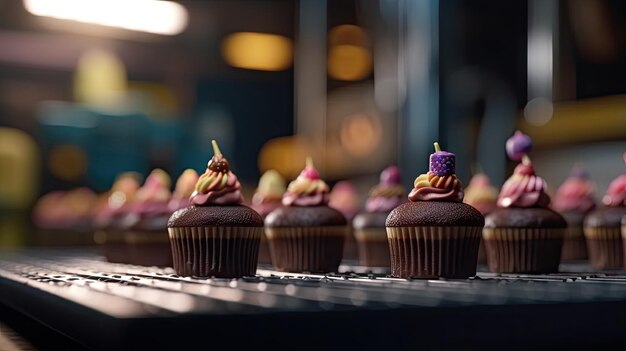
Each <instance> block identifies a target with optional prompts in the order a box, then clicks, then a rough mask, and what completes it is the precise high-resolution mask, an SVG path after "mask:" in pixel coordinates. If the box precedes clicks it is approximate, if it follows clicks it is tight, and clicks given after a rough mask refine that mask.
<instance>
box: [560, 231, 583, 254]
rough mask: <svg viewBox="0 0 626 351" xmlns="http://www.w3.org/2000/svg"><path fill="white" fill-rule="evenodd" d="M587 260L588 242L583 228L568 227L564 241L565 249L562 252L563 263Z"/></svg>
mask: <svg viewBox="0 0 626 351" xmlns="http://www.w3.org/2000/svg"><path fill="white" fill-rule="evenodd" d="M586 259H587V242H586V240H585V234H584V233H583V227H582V226H577V227H567V232H566V233H565V238H564V239H563V249H562V251H561V262H564V261H577V260H586Z"/></svg>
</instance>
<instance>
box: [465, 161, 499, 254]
mask: <svg viewBox="0 0 626 351" xmlns="http://www.w3.org/2000/svg"><path fill="white" fill-rule="evenodd" d="M497 201H498V189H496V188H495V187H494V186H493V185H491V180H490V179H489V176H487V175H486V174H484V173H477V174H475V175H474V176H473V177H472V179H470V182H469V185H468V186H467V187H466V188H465V197H464V199H463V202H465V203H466V204H468V205H471V206H473V207H474V208H475V209H477V210H478V211H480V213H481V214H482V215H483V216H486V215H488V214H490V213H491V212H493V210H495V209H496V207H497V205H496V202H497ZM486 262H487V254H485V243H484V241H483V240H482V238H481V240H480V246H479V247H478V263H486Z"/></svg>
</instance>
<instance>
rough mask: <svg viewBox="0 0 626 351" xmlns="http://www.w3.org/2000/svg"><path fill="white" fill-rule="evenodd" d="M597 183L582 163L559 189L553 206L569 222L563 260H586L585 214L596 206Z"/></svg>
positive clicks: (564, 240)
mask: <svg viewBox="0 0 626 351" xmlns="http://www.w3.org/2000/svg"><path fill="white" fill-rule="evenodd" d="M594 192H595V185H594V183H593V182H592V181H591V180H590V179H589V174H588V173H587V171H586V170H585V169H584V168H583V167H582V166H580V165H576V166H574V167H573V168H572V170H571V173H570V175H569V177H568V178H567V179H566V180H565V182H563V184H561V186H560V187H559V188H558V189H557V191H556V194H555V196H554V201H553V203H552V208H553V209H554V210H556V211H557V212H559V213H560V214H561V215H562V216H563V218H565V221H566V222H567V231H566V233H565V238H564V239H563V250H562V252H561V261H570V260H584V259H586V258H587V244H586V242H585V234H584V233H583V220H584V219H585V216H586V215H587V214H588V213H589V212H590V211H592V210H593V209H594V208H595V207H596V201H595V198H594Z"/></svg>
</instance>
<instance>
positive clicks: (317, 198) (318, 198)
mask: <svg viewBox="0 0 626 351" xmlns="http://www.w3.org/2000/svg"><path fill="white" fill-rule="evenodd" d="M328 201H329V196H328V194H327V193H320V192H318V193H314V194H308V195H306V196H303V195H302V194H295V193H290V192H286V193H285V194H284V195H283V201H282V202H283V205H285V206H320V205H326V204H328Z"/></svg>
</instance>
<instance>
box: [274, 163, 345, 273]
mask: <svg viewBox="0 0 626 351" xmlns="http://www.w3.org/2000/svg"><path fill="white" fill-rule="evenodd" d="M328 192H329V187H328V185H327V184H326V182H324V181H323V180H322V179H321V178H320V175H319V172H318V171H317V169H316V168H315V167H314V166H313V161H312V160H311V158H308V159H307V162H306V167H305V168H304V169H303V170H302V172H300V175H298V177H297V178H296V179H295V180H294V181H292V182H291V183H290V184H289V186H288V187H287V191H286V192H285V194H284V195H283V199H282V203H283V206H282V207H279V208H277V209H275V210H274V211H272V212H270V214H268V215H267V217H265V234H266V236H267V240H268V242H269V245H270V254H271V256H272V265H273V266H274V267H275V268H276V269H277V270H280V271H286V272H316V273H328V272H337V271H338V269H339V264H340V263H341V260H342V257H343V247H344V241H345V237H346V230H347V225H346V224H347V221H346V218H345V216H344V215H343V214H342V213H341V212H340V211H338V210H336V209H334V208H332V207H329V206H328V201H329V196H328Z"/></svg>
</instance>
